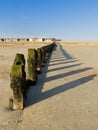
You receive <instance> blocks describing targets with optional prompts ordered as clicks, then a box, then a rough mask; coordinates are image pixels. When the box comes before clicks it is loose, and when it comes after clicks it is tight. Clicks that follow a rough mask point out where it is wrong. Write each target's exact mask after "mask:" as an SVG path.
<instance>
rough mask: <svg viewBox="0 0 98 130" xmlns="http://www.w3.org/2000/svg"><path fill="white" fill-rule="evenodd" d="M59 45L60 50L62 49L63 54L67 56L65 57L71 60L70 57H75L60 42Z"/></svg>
mask: <svg viewBox="0 0 98 130" xmlns="http://www.w3.org/2000/svg"><path fill="white" fill-rule="evenodd" d="M59 47H60V50H61V51H62V53H63V55H64V56H65V58H66V59H67V60H69V59H75V58H74V57H73V56H71V55H69V54H68V53H67V51H65V50H64V49H63V47H62V45H60V44H59Z"/></svg>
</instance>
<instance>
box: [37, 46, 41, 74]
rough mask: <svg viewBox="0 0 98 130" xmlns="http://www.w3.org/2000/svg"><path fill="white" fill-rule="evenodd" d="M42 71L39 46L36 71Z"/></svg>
mask: <svg viewBox="0 0 98 130" xmlns="http://www.w3.org/2000/svg"><path fill="white" fill-rule="evenodd" d="M41 71H42V51H41V48H38V49H37V72H38V73H41Z"/></svg>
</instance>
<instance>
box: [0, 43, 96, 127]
mask: <svg viewBox="0 0 98 130" xmlns="http://www.w3.org/2000/svg"><path fill="white" fill-rule="evenodd" d="M47 44H49V43H40V42H38V43H22V44H18V43H17V44H13V43H9V44H7V43H6V44H1V43H0V130H28V129H29V130H98V43H92V42H88V43H82V42H81V43H76V44H75V43H65V42H57V46H56V47H55V48H54V50H53V52H52V54H51V56H50V58H49V60H48V61H47V63H46V65H45V67H44V68H43V69H42V73H41V74H40V75H38V82H37V84H36V85H34V86H30V89H29V90H28V93H27V100H26V104H25V108H24V110H14V111H12V110H9V109H8V103H9V97H10V96H11V95H12V90H11V89H10V72H11V66H12V65H13V61H14V58H15V55H16V54H17V53H22V54H24V56H25V59H26V61H27V54H28V48H35V49H37V48H39V47H42V46H44V45H47ZM26 70H27V64H26Z"/></svg>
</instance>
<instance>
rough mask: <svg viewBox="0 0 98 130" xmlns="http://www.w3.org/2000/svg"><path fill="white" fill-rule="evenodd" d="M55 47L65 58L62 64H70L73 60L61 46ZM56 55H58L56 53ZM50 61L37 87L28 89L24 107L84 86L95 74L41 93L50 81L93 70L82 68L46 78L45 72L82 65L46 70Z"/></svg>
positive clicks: (39, 78) (40, 76)
mask: <svg viewBox="0 0 98 130" xmlns="http://www.w3.org/2000/svg"><path fill="white" fill-rule="evenodd" d="M57 47H58V49H60V51H61V52H62V55H63V57H65V58H66V62H64V63H62V64H68V63H69V62H70V63H71V62H72V61H70V60H72V59H74V58H73V57H72V56H70V55H69V54H68V53H67V52H66V51H65V50H64V49H63V48H62V46H61V45H58V46H57ZM56 53H58V52H56ZM52 57H53V54H52ZM50 59H51V57H50ZM50 59H49V60H48V61H47V63H46V65H45V68H43V72H42V74H41V75H39V77H38V83H37V85H36V86H31V87H30V89H29V90H28V95H27V101H26V105H25V106H26V107H28V106H30V105H33V104H35V103H38V102H40V101H42V100H45V99H47V98H50V97H53V96H55V95H57V94H60V93H63V92H65V91H67V90H69V89H73V88H75V87H78V86H79V85H81V84H84V83H86V82H89V81H90V80H93V78H94V77H95V76H96V74H91V75H88V76H85V77H82V78H81V77H80V78H79V79H77V80H73V81H70V82H68V83H64V84H62V85H60V86H55V88H52V89H50V90H47V91H45V92H42V88H43V86H44V83H45V82H49V81H52V80H55V79H58V80H59V79H60V78H63V77H66V76H70V75H74V74H78V73H82V72H85V73H86V71H88V70H91V69H93V68H90V67H88V68H82V69H77V70H72V71H69V72H67V73H60V74H58V75H54V76H51V77H46V74H47V72H51V71H57V70H60V69H61V70H63V69H65V68H66V69H67V68H71V67H76V66H80V65H81V64H82V63H80V64H73V65H69V66H68V65H67V66H64V67H59V68H54V69H50V70H48V65H49V63H50V62H51V61H50ZM55 59H56V57H55ZM57 60H59V58H58V57H57ZM52 61H53V58H52ZM75 61H78V60H77V59H75V60H73V62H75ZM73 62H72V63H73ZM54 64H55V63H54Z"/></svg>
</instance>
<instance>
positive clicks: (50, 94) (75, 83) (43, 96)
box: [27, 74, 96, 107]
mask: <svg viewBox="0 0 98 130" xmlns="http://www.w3.org/2000/svg"><path fill="white" fill-rule="evenodd" d="M95 76H96V74H92V75H89V76H86V77H82V78H80V79H77V80H74V81H72V82H69V83H65V84H63V85H60V86H57V87H55V88H53V89H50V90H48V91H45V92H43V93H39V94H38V95H37V97H36V98H33V100H32V101H31V102H29V103H28V104H27V107H28V106H30V105H32V104H35V103H38V102H40V101H43V100H45V99H48V98H50V97H53V96H55V95H57V94H60V93H63V92H65V91H67V90H69V89H73V88H75V87H78V86H79V85H82V84H85V83H87V82H89V81H90V80H93V78H94V77H95ZM88 87H89V86H88Z"/></svg>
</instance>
